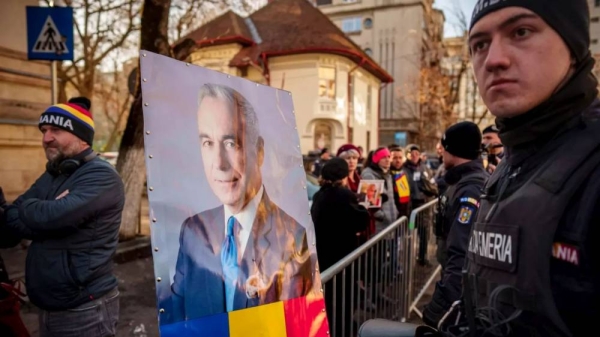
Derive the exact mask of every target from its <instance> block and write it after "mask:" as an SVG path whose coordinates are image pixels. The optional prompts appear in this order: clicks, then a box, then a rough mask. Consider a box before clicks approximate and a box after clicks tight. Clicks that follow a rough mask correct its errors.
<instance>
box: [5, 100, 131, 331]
mask: <svg viewBox="0 0 600 337" xmlns="http://www.w3.org/2000/svg"><path fill="white" fill-rule="evenodd" d="M90 107H91V104H90V100H89V99H87V98H84V97H77V98H73V99H71V100H69V102H68V103H65V104H56V105H53V106H50V107H49V108H48V109H46V111H44V113H42V115H41V116H40V120H39V128H40V131H41V132H42V144H43V147H44V151H45V154H46V158H47V159H48V163H47V165H46V171H45V172H44V173H43V174H42V175H41V176H40V177H39V178H38V179H37V181H36V182H35V183H34V184H33V185H32V186H31V187H30V188H29V190H27V191H26V192H25V193H24V194H22V195H21V196H19V197H18V198H17V199H16V200H15V201H14V202H13V203H12V204H9V205H7V206H6V207H5V208H4V216H5V219H4V221H5V224H4V228H3V229H2V230H3V231H8V232H10V233H11V235H14V236H16V237H18V238H27V239H29V240H32V242H31V245H30V246H29V248H28V252H27V262H26V272H25V277H26V280H25V284H26V287H27V294H28V296H29V299H30V300H31V302H32V303H33V304H35V305H36V306H37V307H39V308H40V311H39V318H40V319H39V322H40V331H39V334H40V336H41V337H47V336H48V337H49V336H84V335H85V336H93V337H95V336H99V337H104V336H115V335H116V326H117V321H118V318H119V291H118V282H117V278H116V277H115V275H114V274H113V264H112V258H113V256H114V254H115V251H116V248H117V243H118V239H119V227H120V225H121V213H122V212H123V206H124V203H125V195H124V188H123V182H122V180H121V178H120V177H119V174H118V173H117V172H116V170H115V169H114V167H113V166H112V165H111V164H109V163H108V162H106V161H104V160H102V159H100V158H99V157H98V155H97V153H95V152H94V151H93V150H92V148H91V146H92V142H93V139H94V121H93V119H92V115H91V113H90Z"/></svg>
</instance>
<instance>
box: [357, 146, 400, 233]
mask: <svg viewBox="0 0 600 337" xmlns="http://www.w3.org/2000/svg"><path fill="white" fill-rule="evenodd" d="M368 159H370V160H368V163H367V165H366V167H365V168H364V170H363V172H362V174H361V179H363V180H383V181H384V186H383V191H382V194H383V195H385V197H383V196H382V204H381V209H379V210H378V211H377V212H375V214H374V217H375V220H376V223H375V232H377V233H378V232H380V231H381V230H383V229H384V228H385V227H387V226H388V225H389V224H391V223H392V222H394V221H396V219H397V218H398V210H397V209H396V205H395V204H394V202H393V199H394V187H393V186H394V185H393V181H392V175H391V174H390V165H391V160H390V151H389V150H388V149H387V148H386V147H380V148H378V149H377V150H375V151H373V155H372V156H370V158H368Z"/></svg>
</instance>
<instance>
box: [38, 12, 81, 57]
mask: <svg viewBox="0 0 600 337" xmlns="http://www.w3.org/2000/svg"><path fill="white" fill-rule="evenodd" d="M27 58H28V59H30V60H49V61H54V60H70V61H72V60H73V8H72V7H33V6H27Z"/></svg>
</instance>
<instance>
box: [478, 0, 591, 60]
mask: <svg viewBox="0 0 600 337" xmlns="http://www.w3.org/2000/svg"><path fill="white" fill-rule="evenodd" d="M506 7H523V8H526V9H529V10H530V11H532V12H534V13H536V14H537V15H539V16H540V17H541V18H542V19H544V21H546V23H547V24H548V25H550V27H552V28H553V29H554V30H555V31H556V32H557V33H558V34H559V35H560V36H561V37H562V39H563V40H564V41H565V43H566V44H567V46H569V49H570V50H571V52H572V53H573V56H574V57H575V59H576V60H577V62H580V61H582V60H583V59H585V58H586V57H587V56H588V54H589V48H590V10H589V7H588V4H587V0H479V1H477V3H476V4H475V9H474V10H473V15H472V17H471V24H470V27H469V31H470V30H471V29H473V26H474V25H475V23H477V21H479V19H481V18H482V17H484V16H486V15H488V14H489V13H491V12H494V11H496V10H499V9H502V8H506Z"/></svg>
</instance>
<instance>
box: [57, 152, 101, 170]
mask: <svg viewBox="0 0 600 337" xmlns="http://www.w3.org/2000/svg"><path fill="white" fill-rule="evenodd" d="M98 155H99V154H98V153H97V152H96V151H94V150H92V151H91V152H90V153H88V154H87V155H85V156H84V157H83V158H78V157H79V156H76V157H75V158H69V159H65V160H63V161H61V162H60V163H58V164H57V163H55V162H51V161H49V162H48V163H46V171H48V173H50V174H51V175H53V176H58V175H61V174H64V175H66V176H70V175H71V174H73V173H75V171H77V169H78V168H79V167H80V166H81V165H83V164H85V163H87V162H89V161H90V160H92V159H94V158H96V157H97V156H98Z"/></svg>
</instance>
